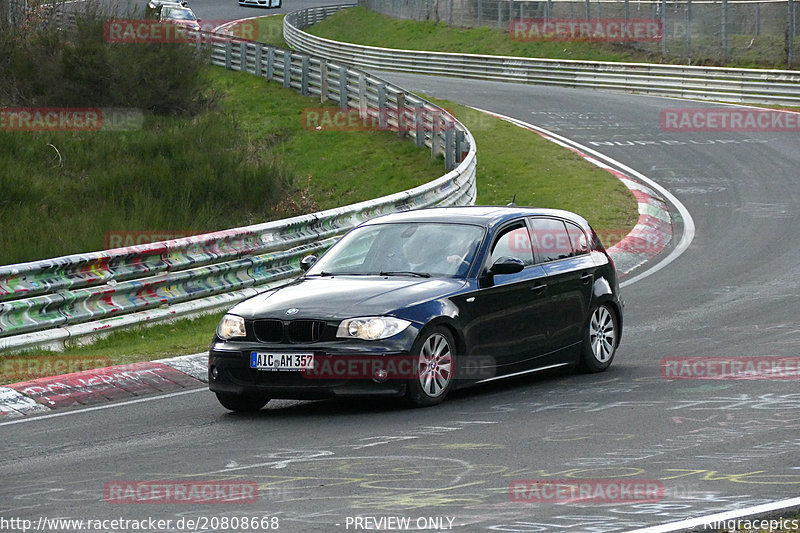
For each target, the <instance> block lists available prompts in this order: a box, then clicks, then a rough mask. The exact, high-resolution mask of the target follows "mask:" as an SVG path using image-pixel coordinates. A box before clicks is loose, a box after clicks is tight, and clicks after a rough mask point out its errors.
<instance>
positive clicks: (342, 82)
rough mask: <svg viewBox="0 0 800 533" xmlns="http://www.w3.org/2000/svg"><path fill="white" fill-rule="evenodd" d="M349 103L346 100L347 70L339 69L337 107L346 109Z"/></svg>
mask: <svg viewBox="0 0 800 533" xmlns="http://www.w3.org/2000/svg"><path fill="white" fill-rule="evenodd" d="M349 103H350V102H349V101H348V98H347V69H346V68H345V67H339V107H340V108H342V109H347V107H348V105H349Z"/></svg>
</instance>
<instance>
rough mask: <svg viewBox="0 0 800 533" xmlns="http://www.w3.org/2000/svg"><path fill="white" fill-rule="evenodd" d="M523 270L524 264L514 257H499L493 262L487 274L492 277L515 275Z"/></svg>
mask: <svg viewBox="0 0 800 533" xmlns="http://www.w3.org/2000/svg"><path fill="white" fill-rule="evenodd" d="M524 268H525V263H523V262H522V260H521V259H517V258H516V257H501V258H499V259H498V260H497V261H495V262H494V264H493V265H492V268H490V269H489V274H490V275H492V276H494V275H496V274H516V273H517V272H522V269H524Z"/></svg>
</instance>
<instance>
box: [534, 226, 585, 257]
mask: <svg viewBox="0 0 800 533" xmlns="http://www.w3.org/2000/svg"><path fill="white" fill-rule="evenodd" d="M576 229H580V228H577V227H576ZM584 241H585V237H584ZM533 247H534V248H535V250H536V253H537V255H538V257H539V260H540V261H541V262H543V263H545V262H547V261H557V260H559V259H566V258H568V257H572V256H573V255H575V254H574V253H573V251H572V244H571V243H570V235H569V233H568V232H567V227H566V226H565V225H564V222H563V221H561V220H558V219H555V218H534V219H533Z"/></svg>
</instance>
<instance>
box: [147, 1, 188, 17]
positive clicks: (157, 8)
mask: <svg viewBox="0 0 800 533" xmlns="http://www.w3.org/2000/svg"><path fill="white" fill-rule="evenodd" d="M164 5H175V6H180V7H186V6H188V5H189V2H187V1H186V0H180V1H179V2H178V1H175V0H150V1H149V2H147V12H148V13H150V14H151V15H153V16H155V17H156V18H158V17H159V15H161V8H162V7H163V6H164Z"/></svg>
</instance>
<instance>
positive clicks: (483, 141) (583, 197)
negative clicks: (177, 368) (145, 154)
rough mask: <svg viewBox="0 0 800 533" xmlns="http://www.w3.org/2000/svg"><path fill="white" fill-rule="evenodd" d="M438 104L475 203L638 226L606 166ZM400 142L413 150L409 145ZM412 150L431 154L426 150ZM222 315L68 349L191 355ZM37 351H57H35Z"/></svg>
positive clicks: (123, 356) (133, 355) (127, 358)
mask: <svg viewBox="0 0 800 533" xmlns="http://www.w3.org/2000/svg"><path fill="white" fill-rule="evenodd" d="M240 98H241V95H240ZM435 102H436V103H437V104H438V105H440V106H442V107H445V108H447V109H448V110H450V111H451V112H453V113H454V114H455V115H456V116H457V117H458V118H459V120H461V121H462V122H463V123H464V124H465V125H466V126H467V128H469V129H470V131H472V132H473V135H474V136H475V140H476V143H477V144H478V154H479V156H478V203H479V204H484V205H492V204H499V205H505V204H506V203H508V202H509V201H510V200H511V198H512V197H513V196H514V195H515V194H516V195H517V203H518V205H535V206H539V207H553V208H561V209H569V210H572V211H575V212H577V213H580V214H581V215H583V216H584V217H585V218H587V220H589V222H590V223H592V225H593V226H594V227H595V228H596V229H600V228H613V229H625V230H627V229H630V228H632V227H633V225H634V224H635V222H636V219H637V217H638V215H637V206H636V202H635V200H634V198H633V196H632V195H631V193H630V192H629V191H628V189H626V188H625V187H624V186H623V185H622V184H621V183H620V182H619V180H617V179H616V178H615V177H614V176H612V175H611V174H609V173H608V172H605V171H603V170H600V169H599V168H597V167H595V166H594V165H591V164H590V163H587V162H586V161H584V160H583V159H582V158H581V157H579V156H578V155H576V154H574V153H573V152H571V151H569V150H566V149H564V148H561V147H559V146H557V145H555V144H553V143H551V142H549V141H546V140H544V139H542V138H541V137H540V136H539V135H537V134H535V133H533V132H529V131H527V130H523V129H520V128H518V127H516V126H513V125H511V124H509V123H507V122H504V121H501V120H499V119H496V118H494V117H490V116H488V115H484V114H482V113H479V112H477V111H475V110H472V109H469V108H466V107H464V106H461V105H458V104H454V103H451V102H447V101H435ZM229 105H234V104H233V103H229ZM235 105H236V106H240V107H242V108H243V109H245V108H249V107H248V105H247V104H246V101H238V99H237V102H236V104H235ZM274 105H279V104H278V103H275V104H274ZM268 109H269V108H268ZM268 115H269V114H268ZM270 116H271V115H270ZM285 125H286V126H287V127H291V124H285ZM392 135H393V134H392ZM392 142H395V141H394V140H392ZM403 142H404V143H406V144H407V145H408V146H411V147H412V148H414V144H413V143H411V142H409V141H407V140H406V141H403ZM348 146H349V145H348ZM353 148H355V149H357V148H358V147H357V146H354V147H353ZM414 150H416V151H417V152H419V153H422V154H425V155H424V157H426V158H429V157H430V156H429V155H428V152H427V151H426V150H418V149H416V148H414ZM440 165H441V162H440V161H439V162H438V163H437V166H436V169H437V170H436V172H435V173H434V174H435V175H439V174H441V172H442V169H441V166H440ZM341 179H342V185H341V188H343V189H347V188H350V187H356V188H358V187H362V186H367V187H373V185H364V184H359V183H357V182H358V181H359V180H358V179H357V178H353V177H350V178H349V179H348V177H346V176H345V177H341ZM322 181H324V180H318V182H317V183H315V184H314V186H315V187H320V188H321V189H322V190H323V193H324V191H325V190H326V189H325V187H326V186H324V185H320V182H322ZM312 183H314V182H312ZM348 184H349V185H348ZM376 192H377V191H376ZM382 192H383V193H385V192H389V191H386V190H384V191H382ZM598 199H602V201H598ZM328 201H331V199H328ZM219 318H220V315H211V316H208V317H202V318H199V319H196V320H194V321H179V322H176V323H174V324H166V325H155V326H151V327H148V328H137V329H133V330H129V331H120V332H115V333H112V334H111V335H110V336H109V337H107V338H106V339H103V340H101V341H99V342H98V343H96V344H93V345H89V346H80V347H71V348H69V349H68V350H67V351H66V352H65V353H66V354H67V355H85V356H104V357H108V358H110V361H111V364H122V363H128V362H133V361H147V360H153V359H158V358H161V357H170V356H174V355H183V354H188V353H196V352H200V351H204V350H206V349H207V348H208V343H209V341H210V340H211V336H212V335H213V332H214V329H215V327H216V324H217V322H218V320H219ZM34 355H43V356H47V355H54V356H55V355H57V354H48V352H42V351H36V352H34ZM1 378H2V376H0V379H1Z"/></svg>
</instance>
